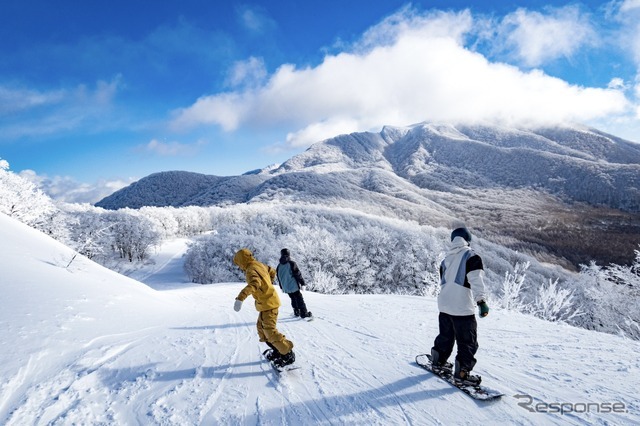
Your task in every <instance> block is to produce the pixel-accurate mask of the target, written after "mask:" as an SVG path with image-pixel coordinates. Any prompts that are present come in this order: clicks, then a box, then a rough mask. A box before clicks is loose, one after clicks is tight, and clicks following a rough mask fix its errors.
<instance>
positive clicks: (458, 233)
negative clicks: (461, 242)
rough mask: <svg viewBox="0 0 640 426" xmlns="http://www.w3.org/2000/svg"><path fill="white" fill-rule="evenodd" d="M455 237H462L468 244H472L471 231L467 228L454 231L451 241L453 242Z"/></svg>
mask: <svg viewBox="0 0 640 426" xmlns="http://www.w3.org/2000/svg"><path fill="white" fill-rule="evenodd" d="M455 237H462V238H464V239H465V240H466V241H467V242H468V243H470V242H471V232H469V230H468V229H467V228H464V227H463V228H456V229H454V230H453V232H452V233H451V241H453V239H454V238H455Z"/></svg>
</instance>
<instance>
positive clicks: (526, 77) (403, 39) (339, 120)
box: [173, 9, 630, 147]
mask: <svg viewBox="0 0 640 426" xmlns="http://www.w3.org/2000/svg"><path fill="white" fill-rule="evenodd" d="M565 13H568V12H565ZM545 22H546V21H545ZM554 22H555V21H554ZM562 22H564V21H562ZM571 22H573V21H571ZM473 28H474V26H473V19H472V17H471V14H470V13H469V12H468V11H465V12H460V13H445V12H439V13H432V14H428V15H423V16H414V15H413V14H412V13H411V11H410V10H407V9H404V10H403V11H401V13H400V14H399V15H397V16H396V15H394V16H393V17H391V18H389V19H387V20H385V21H384V22H382V23H381V24H380V25H379V26H377V27H374V28H372V29H371V30H369V31H368V32H367V33H366V34H365V37H364V38H363V40H362V42H361V43H360V44H358V46H357V48H356V49H355V51H354V52H343V53H340V54H337V55H328V56H326V57H325V59H324V61H323V62H322V63H321V64H320V65H318V66H316V67H313V68H310V67H308V68H302V69H298V68H296V67H295V66H294V65H291V64H285V65H283V66H281V67H280V68H279V69H278V70H277V71H276V72H275V73H274V74H273V75H271V76H270V78H269V79H268V81H267V82H266V83H265V84H264V85H262V86H259V87H254V88H251V89H245V90H241V91H231V92H227V93H222V94H217V95H212V96H204V97H202V98H200V99H198V101H197V102H196V103H195V104H194V105H192V106H190V107H188V108H184V109H181V110H178V111H176V112H175V119H174V120H173V125H174V127H176V128H181V127H191V126H197V125H218V126H220V127H222V128H223V129H224V130H226V131H233V130H236V129H238V128H239V127H241V126H252V127H256V128H260V127H261V126H262V127H264V128H279V127H284V126H286V127H288V128H290V129H298V130H296V131H292V132H290V133H289V135H288V136H287V140H286V141H284V142H283V144H284V146H291V147H295V146H304V145H308V144H310V143H311V142H315V141H317V140H321V139H323V138H325V137H328V136H333V135H335V134H338V133H347V132H353V131H364V130H374V129H379V128H380V127H381V126H383V125H386V124H389V125H407V124H413V123H417V122H421V121H466V122H469V121H502V122H507V123H517V122H525V121H526V122H529V123H530V122H558V121H588V120H591V119H596V118H598V117H602V116H607V115H609V114H619V113H622V112H625V111H628V108H629V107H630V105H629V103H628V100H627V99H626V98H625V96H624V93H623V91H622V90H620V89H618V88H592V87H579V86H573V85H571V84H568V83H567V82H565V81H563V80H560V79H558V78H554V77H552V76H549V75H546V74H544V73H543V72H541V71H538V70H534V71H530V72H524V71H522V70H520V69H518V68H517V67H514V66H510V65H506V64H502V63H492V62H490V61H489V60H487V59H486V58H485V57H484V56H482V55H481V54H479V53H476V52H473V51H472V50H470V49H468V48H466V47H465V46H464V39H465V37H466V35H467V34H468V33H469V32H471V31H473ZM554 28H555V26H554ZM572 28H574V29H575V27H572ZM583 31H585V32H583V33H580V34H579V35H578V37H579V38H580V37H582V39H583V40H584V37H586V35H585V34H586V29H583ZM564 36H565V34H564V33H563V34H562V37H564ZM574 48H575V45H567V46H565V47H563V48H561V49H559V50H557V51H556V53H555V54H556V55H557V54H569V53H571V52H572V49H574ZM531 49H534V48H533V47H531ZM531 57H533V55H532V56H531ZM538 57H539V58H541V56H540V55H538ZM281 146H282V145H281Z"/></svg>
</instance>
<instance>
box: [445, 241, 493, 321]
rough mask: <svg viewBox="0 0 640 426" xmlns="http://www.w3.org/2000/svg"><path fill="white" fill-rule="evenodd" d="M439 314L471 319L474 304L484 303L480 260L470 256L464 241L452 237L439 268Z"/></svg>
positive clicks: (482, 272)
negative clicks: (469, 316) (468, 316)
mask: <svg viewBox="0 0 640 426" xmlns="http://www.w3.org/2000/svg"><path fill="white" fill-rule="evenodd" d="M440 282H441V284H442V287H441V288H440V294H439V295H438V309H439V310H440V312H444V313H445V314H449V315H455V316H466V315H474V314H475V312H476V306H477V303H478V302H479V301H481V300H485V297H486V295H485V291H486V290H485V286H484V270H483V266H482V259H481V258H480V256H478V255H477V254H475V253H474V251H473V250H471V248H469V245H468V243H467V241H466V240H465V239H464V238H462V237H455V238H454V239H453V241H452V242H451V247H450V249H449V252H448V253H447V257H445V259H444V260H443V261H442V264H441V265H440Z"/></svg>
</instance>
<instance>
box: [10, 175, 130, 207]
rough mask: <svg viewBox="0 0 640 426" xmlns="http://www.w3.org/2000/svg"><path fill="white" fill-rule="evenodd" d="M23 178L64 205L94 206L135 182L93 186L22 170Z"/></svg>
mask: <svg viewBox="0 0 640 426" xmlns="http://www.w3.org/2000/svg"><path fill="white" fill-rule="evenodd" d="M19 175H20V176H22V177H23V178H25V179H27V180H29V181H31V182H33V183H34V184H35V185H37V186H38V187H39V188H40V189H42V190H43V191H44V192H45V193H46V194H47V195H49V196H50V197H51V198H53V199H54V200H57V201H62V202H66V203H89V204H95V203H97V202H98V201H100V200H102V199H103V198H104V197H106V196H108V195H111V194H113V193H114V192H116V191H117V190H119V189H121V188H124V187H125V186H127V185H129V184H131V183H133V182H135V181H136V180H137V179H134V178H130V179H128V180H111V181H109V180H99V181H97V182H95V183H93V184H87V183H81V182H78V181H76V180H75V179H73V178H71V177H69V176H54V177H49V176H46V175H38V174H37V173H36V172H34V171H33V170H23V171H21V172H20V173H19Z"/></svg>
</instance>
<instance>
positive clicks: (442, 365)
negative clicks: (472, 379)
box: [431, 348, 453, 372]
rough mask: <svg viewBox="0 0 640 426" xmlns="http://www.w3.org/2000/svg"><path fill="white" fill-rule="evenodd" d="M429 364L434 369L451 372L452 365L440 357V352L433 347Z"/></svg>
mask: <svg viewBox="0 0 640 426" xmlns="http://www.w3.org/2000/svg"><path fill="white" fill-rule="evenodd" d="M431 365H432V366H433V369H434V370H440V371H449V372H451V370H452V369H453V365H452V364H451V363H450V362H447V360H441V359H440V353H439V352H438V351H437V350H436V349H435V348H431Z"/></svg>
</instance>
